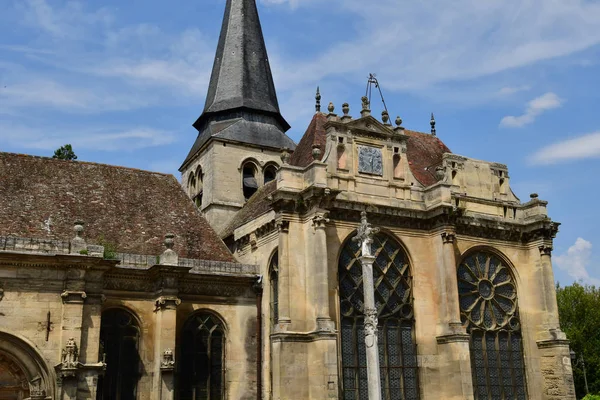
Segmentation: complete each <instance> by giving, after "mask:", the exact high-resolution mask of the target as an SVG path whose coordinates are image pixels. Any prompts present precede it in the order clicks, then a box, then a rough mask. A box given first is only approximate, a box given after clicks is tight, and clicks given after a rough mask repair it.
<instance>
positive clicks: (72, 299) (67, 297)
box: [60, 290, 87, 304]
mask: <svg viewBox="0 0 600 400" xmlns="http://www.w3.org/2000/svg"><path fill="white" fill-rule="evenodd" d="M60 297H62V299H63V303H67V304H81V303H83V302H84V301H85V299H86V298H87V293H86V292H84V291H81V290H65V291H64V292H62V293H61V294H60Z"/></svg>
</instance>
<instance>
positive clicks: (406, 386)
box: [338, 233, 419, 400]
mask: <svg viewBox="0 0 600 400" xmlns="http://www.w3.org/2000/svg"><path fill="white" fill-rule="evenodd" d="M371 252H372V254H373V255H374V256H375V262H374V263H373V278H374V279H373V281H374V283H375V307H376V308H377V318H378V326H377V329H378V341H379V363H380V367H381V369H380V371H381V392H382V393H381V398H382V399H385V400H396V399H398V400H400V399H402V400H416V399H418V398H419V385H418V376H417V375H418V374H417V349H416V343H415V337H414V318H413V315H414V313H413V305H412V276H411V273H410V265H409V262H408V256H407V255H406V253H405V252H404V250H403V249H402V247H401V246H400V244H399V243H398V242H397V241H396V240H394V238H392V237H391V236H390V235H387V234H385V233H379V234H377V235H375V237H374V238H373V243H372V244H371ZM360 255H361V249H360V245H359V243H358V242H355V241H353V240H350V239H349V240H347V241H346V243H345V245H344V247H343V249H342V252H341V254H340V259H339V263H338V271H339V285H340V286H339V293H340V312H341V316H340V319H341V320H340V327H341V329H340V335H341V353H342V396H341V397H340V398H341V399H344V400H350V399H352V400H367V399H368V383H367V359H366V349H365V336H364V322H363V315H364V302H363V284H362V264H361V262H360V260H359V257H360Z"/></svg>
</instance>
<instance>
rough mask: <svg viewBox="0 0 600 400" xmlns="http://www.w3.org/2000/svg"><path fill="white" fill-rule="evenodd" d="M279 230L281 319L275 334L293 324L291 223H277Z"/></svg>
mask: <svg viewBox="0 0 600 400" xmlns="http://www.w3.org/2000/svg"><path fill="white" fill-rule="evenodd" d="M277 227H278V229H279V249H278V251H279V286H278V289H277V290H278V294H279V318H278V320H277V326H276V327H275V332H278V331H286V330H287V328H288V327H289V325H290V324H291V323H292V320H291V315H290V308H291V307H290V306H291V304H290V301H291V299H290V250H289V232H290V221H286V220H283V219H282V220H279V221H277Z"/></svg>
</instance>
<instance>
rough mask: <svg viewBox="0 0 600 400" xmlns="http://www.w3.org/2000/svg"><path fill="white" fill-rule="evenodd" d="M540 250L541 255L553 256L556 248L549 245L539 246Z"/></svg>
mask: <svg viewBox="0 0 600 400" xmlns="http://www.w3.org/2000/svg"><path fill="white" fill-rule="evenodd" d="M538 249H539V251H540V255H542V256H552V250H554V248H553V247H552V246H551V245H547V244H543V245H540V246H538Z"/></svg>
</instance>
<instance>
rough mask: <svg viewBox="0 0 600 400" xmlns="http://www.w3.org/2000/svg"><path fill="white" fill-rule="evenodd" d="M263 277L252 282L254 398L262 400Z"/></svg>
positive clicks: (260, 276)
mask: <svg viewBox="0 0 600 400" xmlns="http://www.w3.org/2000/svg"><path fill="white" fill-rule="evenodd" d="M262 280H263V277H262V275H259V276H258V277H257V278H256V282H255V283H254V291H255V293H256V399H257V400H262V347H263V345H262V341H263V340H262V297H263V284H262Z"/></svg>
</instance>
